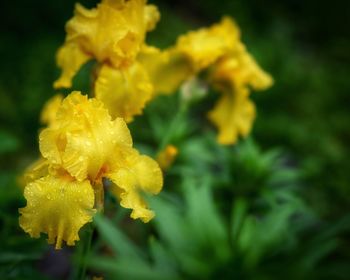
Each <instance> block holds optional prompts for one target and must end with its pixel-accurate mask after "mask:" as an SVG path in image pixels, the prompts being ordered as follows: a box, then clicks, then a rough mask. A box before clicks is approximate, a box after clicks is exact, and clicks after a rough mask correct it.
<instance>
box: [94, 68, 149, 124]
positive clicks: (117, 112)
mask: <svg viewBox="0 0 350 280" xmlns="http://www.w3.org/2000/svg"><path fill="white" fill-rule="evenodd" d="M152 94H153V86H152V84H151V82H150V80H149V78H148V75H147V72H146V71H145V70H144V68H143V67H142V66H141V65H140V64H139V63H134V64H132V65H131V66H130V67H128V68H127V69H125V70H123V71H121V70H118V69H115V68H113V67H110V66H108V65H103V66H102V68H101V69H100V72H99V74H98V78H97V80H96V83H95V96H96V98H97V99H99V100H101V101H102V102H103V103H104V104H105V106H106V107H107V109H108V111H109V113H110V114H111V116H112V118H116V117H122V118H124V119H125V121H127V122H130V121H132V120H133V117H134V116H135V115H139V114H141V113H142V110H143V108H144V107H145V105H146V103H147V102H148V101H149V100H150V99H151V97H152Z"/></svg>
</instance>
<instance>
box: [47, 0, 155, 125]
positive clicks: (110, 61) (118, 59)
mask: <svg viewBox="0 0 350 280" xmlns="http://www.w3.org/2000/svg"><path fill="white" fill-rule="evenodd" d="M159 18H160V14H159V12H158V10H157V8H156V7H155V6H153V5H146V0H128V1H127V0H102V2H101V3H100V4H98V5H97V7H96V8H93V9H86V8H84V7H83V6H82V5H80V4H77V5H76V7H75V12H74V17H73V18H72V19H70V20H69V21H68V22H67V25H66V31H67V36H66V40H65V43H64V44H63V46H62V47H61V48H60V49H59V50H58V52H57V64H58V66H59V67H60V68H61V69H62V73H61V76H60V77H59V78H58V80H56V81H55V83H54V87H55V88H70V87H71V86H72V79H73V77H74V76H75V75H76V73H77V72H78V71H79V69H80V68H81V67H82V65H83V64H85V63H86V62H87V61H89V60H91V59H95V60H96V61H97V62H98V65H99V67H98V68H97V73H96V74H97V80H96V81H95V84H94V93H95V97H96V98H98V99H101V100H102V101H103V102H105V104H106V105H107V107H108V109H109V110H110V113H111V115H112V116H113V117H123V118H124V119H125V120H127V121H131V120H132V119H133V116H134V115H136V114H139V113H140V112H141V111H142V109H143V107H144V106H145V103H146V102H147V101H148V100H150V98H151V96H152V93H153V87H152V85H151V84H150V82H149V80H148V76H147V75H145V70H143V69H142V66H141V65H140V64H136V65H135V63H136V62H135V61H136V57H137V55H138V54H139V52H140V50H141V49H142V47H143V45H144V44H145V43H144V41H145V36H146V33H147V31H150V30H152V29H153V28H154V27H155V25H156V23H157V21H158V20H159ZM129 95H131V96H129ZM136 97H137V98H136ZM116 104H117V105H116Z"/></svg>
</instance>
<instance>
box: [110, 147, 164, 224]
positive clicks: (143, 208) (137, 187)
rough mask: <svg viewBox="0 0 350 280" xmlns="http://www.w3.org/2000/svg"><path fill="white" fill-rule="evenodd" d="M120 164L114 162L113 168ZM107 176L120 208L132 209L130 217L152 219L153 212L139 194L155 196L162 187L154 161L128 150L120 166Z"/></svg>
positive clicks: (161, 178) (161, 180) (158, 169)
mask: <svg viewBox="0 0 350 280" xmlns="http://www.w3.org/2000/svg"><path fill="white" fill-rule="evenodd" d="M120 164H121V163H118V162H116V163H115V166H117V165H120ZM114 170H115V171H114V172H111V173H110V174H107V177H108V178H109V179H111V180H112V182H113V183H114V184H115V185H116V187H115V189H114V190H113V192H114V194H116V195H117V196H118V197H119V198H120V200H121V202H120V204H121V206H123V207H125V208H129V209H132V213H131V217H132V218H133V219H138V218H140V219H141V220H142V221H143V222H148V221H149V220H150V219H152V218H153V216H154V213H153V211H151V210H149V209H148V207H147V204H146V202H145V201H144V200H143V198H142V194H141V192H145V193H148V194H157V193H159V192H160V190H161V188H162V186H163V176H162V172H161V170H160V168H159V165H158V164H157V162H156V161H154V160H153V159H151V158H150V157H147V156H144V155H140V154H139V153H138V152H137V151H136V150H130V151H129V152H128V153H127V154H125V155H124V161H123V163H122V166H120V167H119V168H118V167H117V168H116V169H114Z"/></svg>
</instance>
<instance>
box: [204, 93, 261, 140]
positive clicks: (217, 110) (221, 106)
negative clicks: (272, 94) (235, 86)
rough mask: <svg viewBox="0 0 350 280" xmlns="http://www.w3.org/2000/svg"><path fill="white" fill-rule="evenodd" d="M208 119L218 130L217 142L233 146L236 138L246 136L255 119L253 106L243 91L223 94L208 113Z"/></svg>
mask: <svg viewBox="0 0 350 280" xmlns="http://www.w3.org/2000/svg"><path fill="white" fill-rule="evenodd" d="M208 118H209V119H210V121H211V122H212V123H213V124H214V125H215V126H216V127H217V129H218V136H217V140H218V142H219V143H220V144H223V145H228V144H234V143H236V141H237V139H238V136H246V135H248V133H249V132H250V130H251V128H252V125H253V121H254V119H255V106H254V103H253V102H251V101H250V100H249V97H248V94H247V91H246V90H244V89H242V91H241V92H238V91H236V92H233V93H224V94H223V95H222V96H221V97H220V99H219V101H218V103H217V104H216V105H215V107H214V109H213V110H212V111H210V112H209V113H208Z"/></svg>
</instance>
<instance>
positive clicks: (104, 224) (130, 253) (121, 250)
mask: <svg viewBox="0 0 350 280" xmlns="http://www.w3.org/2000/svg"><path fill="white" fill-rule="evenodd" d="M94 222H95V224H96V225H97V227H98V230H99V232H100V234H101V236H102V238H103V239H105V240H106V241H107V242H108V244H109V245H110V246H111V247H112V249H113V250H114V252H115V253H116V254H118V255H120V256H123V257H128V258H131V259H135V260H139V259H142V257H143V252H142V251H140V250H139V248H138V247H136V246H135V245H134V244H133V243H132V242H131V241H130V240H129V239H128V238H127V237H126V236H125V235H124V234H123V233H122V232H121V231H120V230H119V229H118V228H117V227H114V226H113V225H112V224H111V223H109V222H108V221H107V220H106V218H104V217H103V216H101V215H95V217H94Z"/></svg>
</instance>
